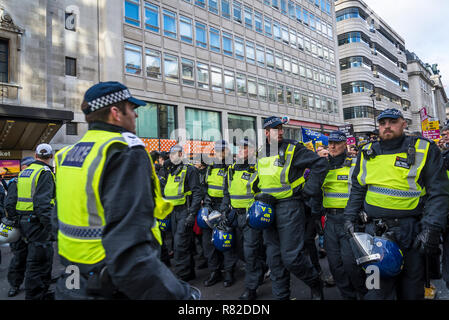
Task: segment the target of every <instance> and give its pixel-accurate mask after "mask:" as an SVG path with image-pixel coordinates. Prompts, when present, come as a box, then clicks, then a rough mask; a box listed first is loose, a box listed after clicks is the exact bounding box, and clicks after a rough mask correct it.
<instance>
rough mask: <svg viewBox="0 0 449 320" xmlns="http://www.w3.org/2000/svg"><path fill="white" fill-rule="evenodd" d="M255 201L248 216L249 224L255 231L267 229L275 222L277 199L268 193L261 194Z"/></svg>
mask: <svg viewBox="0 0 449 320" xmlns="http://www.w3.org/2000/svg"><path fill="white" fill-rule="evenodd" d="M254 199H255V201H254V202H253V204H252V205H251V207H250V208H249V209H248V213H247V215H246V219H247V223H248V225H249V226H250V227H251V228H253V229H258V230H261V229H266V228H268V227H269V226H270V225H271V224H272V223H273V220H274V205H275V202H276V198H275V197H273V196H272V195H269V194H267V193H260V194H258V195H256V196H255V198H254Z"/></svg>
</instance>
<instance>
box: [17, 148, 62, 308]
mask: <svg viewBox="0 0 449 320" xmlns="http://www.w3.org/2000/svg"><path fill="white" fill-rule="evenodd" d="M35 158H36V161H34V162H32V163H31V164H30V165H29V166H28V167H27V168H26V169H25V170H23V171H21V172H20V174H19V177H18V179H17V203H16V213H17V214H18V216H19V226H20V230H21V233H22V236H23V237H24V238H25V239H26V240H25V242H26V243H27V251H28V254H27V258H26V272H25V299H27V300H43V299H54V293H52V292H49V291H48V288H49V286H50V282H51V270H52V265H53V243H52V240H53V236H52V233H51V213H52V210H53V207H54V204H55V200H54V199H55V178H54V175H53V168H52V167H51V166H50V163H51V161H52V159H53V150H52V148H51V146H50V145H48V144H45V143H43V144H40V145H38V146H37V148H36V154H35Z"/></svg>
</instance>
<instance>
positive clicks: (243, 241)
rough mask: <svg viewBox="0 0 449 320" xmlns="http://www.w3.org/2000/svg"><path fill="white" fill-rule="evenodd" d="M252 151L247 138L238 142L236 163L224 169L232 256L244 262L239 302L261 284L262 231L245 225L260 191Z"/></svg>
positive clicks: (262, 273) (255, 294)
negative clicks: (229, 209) (235, 255)
mask: <svg viewBox="0 0 449 320" xmlns="http://www.w3.org/2000/svg"><path fill="white" fill-rule="evenodd" d="M255 162H256V149H255V145H254V143H253V142H252V141H251V140H249V139H248V138H245V139H243V140H242V141H240V143H239V153H238V157H237V162H236V163H234V164H233V165H231V166H230V167H229V168H228V188H227V189H226V190H225V197H229V198H230V203H231V208H232V209H231V212H230V214H229V216H230V220H231V219H232V220H233V225H235V226H236V228H235V241H236V246H235V247H236V253H237V254H238V256H239V258H240V259H241V260H243V261H245V291H244V292H243V293H242V294H241V296H240V297H239V299H240V300H255V299H256V298H257V292H256V290H257V288H258V287H259V285H260V284H261V283H262V282H263V278H264V269H265V252H264V251H265V250H264V247H263V233H262V230H256V229H253V228H250V227H249V226H248V224H247V223H246V212H247V209H248V208H249V207H251V205H252V204H253V202H254V195H255V194H256V193H258V192H260V190H259V188H258V187H257V184H258V179H257V172H256V170H255Z"/></svg>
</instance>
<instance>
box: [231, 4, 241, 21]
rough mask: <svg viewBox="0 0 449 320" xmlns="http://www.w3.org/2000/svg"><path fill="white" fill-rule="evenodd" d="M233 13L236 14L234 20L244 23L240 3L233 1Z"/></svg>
mask: <svg viewBox="0 0 449 320" xmlns="http://www.w3.org/2000/svg"><path fill="white" fill-rule="evenodd" d="M232 9H233V10H232V11H233V12H234V20H235V21H237V22H239V23H242V5H241V3H240V2H237V1H232Z"/></svg>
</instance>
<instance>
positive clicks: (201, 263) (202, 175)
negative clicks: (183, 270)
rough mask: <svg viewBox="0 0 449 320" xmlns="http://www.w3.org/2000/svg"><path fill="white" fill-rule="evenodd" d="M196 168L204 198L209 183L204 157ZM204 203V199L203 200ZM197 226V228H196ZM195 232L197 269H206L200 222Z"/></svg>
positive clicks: (196, 164)
mask: <svg viewBox="0 0 449 320" xmlns="http://www.w3.org/2000/svg"><path fill="white" fill-rule="evenodd" d="M204 156H205V155H204V154H203V155H201V157H204ZM195 168H196V169H197V170H198V177H199V180H200V186H201V191H202V195H203V198H202V199H201V200H203V199H204V196H205V195H206V194H207V184H206V178H207V164H206V163H205V162H204V161H203V159H200V161H198V162H197V163H195ZM201 203H202V201H201ZM195 228H196V229H195ZM194 233H195V239H194V244H193V246H194V247H195V250H196V252H197V253H198V260H197V262H198V266H197V269H198V270H200V269H205V268H207V259H206V256H205V254H204V248H203V230H202V229H201V228H200V227H198V224H197V225H196V227H194Z"/></svg>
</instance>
